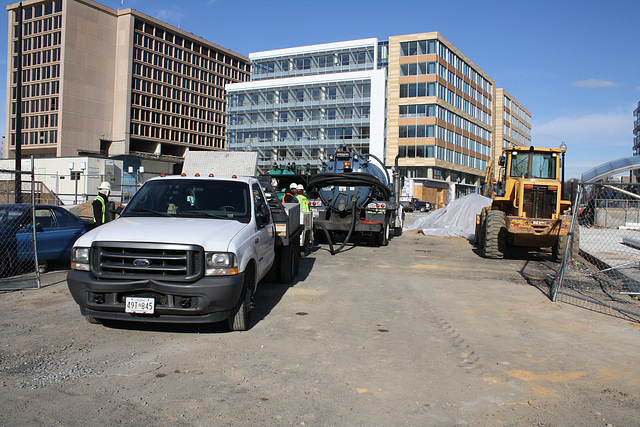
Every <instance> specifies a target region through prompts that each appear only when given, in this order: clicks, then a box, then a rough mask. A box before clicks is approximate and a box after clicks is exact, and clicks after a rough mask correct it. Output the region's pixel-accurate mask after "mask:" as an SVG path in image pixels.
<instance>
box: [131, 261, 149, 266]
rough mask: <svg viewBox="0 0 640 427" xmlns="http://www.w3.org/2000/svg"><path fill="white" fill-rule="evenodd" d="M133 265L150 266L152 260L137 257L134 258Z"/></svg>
mask: <svg viewBox="0 0 640 427" xmlns="http://www.w3.org/2000/svg"><path fill="white" fill-rule="evenodd" d="M133 265H135V266H136V267H149V266H150V265H151V262H150V261H149V260H148V259H136V260H133Z"/></svg>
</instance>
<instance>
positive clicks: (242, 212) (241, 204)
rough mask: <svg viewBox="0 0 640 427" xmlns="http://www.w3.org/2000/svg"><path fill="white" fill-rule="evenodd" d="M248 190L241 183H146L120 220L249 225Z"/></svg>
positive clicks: (162, 181)
mask: <svg viewBox="0 0 640 427" xmlns="http://www.w3.org/2000/svg"><path fill="white" fill-rule="evenodd" d="M249 195H250V193H249V186H248V185H247V184H246V183H244V182H241V181H215V180H206V179H188V178H180V179H160V180H156V181H149V182H147V183H146V184H145V185H144V186H143V187H142V188H141V189H140V190H139V191H138V192H137V193H136V195H135V196H134V197H133V199H131V201H130V202H129V203H128V204H127V207H126V209H125V210H124V212H122V216H124V217H133V216H158V217H193V218H223V219H233V220H238V221H241V222H245V223H246V222H249V219H250V212H251V209H250V208H251V200H250V198H249Z"/></svg>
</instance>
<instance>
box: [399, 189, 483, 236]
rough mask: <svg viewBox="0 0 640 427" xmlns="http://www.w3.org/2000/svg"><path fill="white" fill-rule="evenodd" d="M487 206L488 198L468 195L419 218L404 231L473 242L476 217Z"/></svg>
mask: <svg viewBox="0 0 640 427" xmlns="http://www.w3.org/2000/svg"><path fill="white" fill-rule="evenodd" d="M489 205H491V199H490V198H488V197H484V196H481V195H480V194H468V195H466V196H464V197H460V198H459V199H456V200H454V201H453V202H452V203H450V204H449V205H447V206H445V207H444V208H440V209H437V210H435V211H433V212H430V213H429V214H428V215H426V216H424V217H422V218H419V219H418V220H416V221H415V222H414V223H413V224H411V225H409V226H407V227H406V228H405V230H420V231H422V232H423V233H424V234H426V235H427V236H460V237H466V238H467V239H469V240H473V239H474V236H475V233H476V215H477V214H479V213H480V212H482V208H484V207H485V206H489Z"/></svg>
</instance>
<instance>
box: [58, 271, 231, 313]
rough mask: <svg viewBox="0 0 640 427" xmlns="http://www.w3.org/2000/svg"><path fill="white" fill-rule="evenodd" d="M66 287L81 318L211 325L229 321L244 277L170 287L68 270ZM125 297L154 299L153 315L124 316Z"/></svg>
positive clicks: (153, 281) (206, 278)
mask: <svg viewBox="0 0 640 427" xmlns="http://www.w3.org/2000/svg"><path fill="white" fill-rule="evenodd" d="M67 283H68V285H69V290H70V291H71V295H72V296H73V299H74V300H75V301H76V303H78V305H79V306H80V312H81V313H82V314H83V315H84V316H91V317H95V318H97V319H112V320H127V321H137V322H164V323H183V322H186V323H212V322H219V321H222V320H226V319H228V318H229V316H230V314H231V309H232V308H233V307H235V305H236V303H237V302H238V300H239V298H240V292H241V291H242V286H243V284H244V273H240V274H237V275H235V276H212V277H203V278H201V279H199V280H197V281H195V282H191V283H173V282H160V281H155V280H139V279H138V280H130V281H128V280H98V279H96V278H95V277H94V276H93V275H92V274H91V273H89V272H84V271H78V270H70V271H69V273H68V274H67ZM126 297H146V298H154V300H155V309H154V313H153V314H132V313H125V300H126Z"/></svg>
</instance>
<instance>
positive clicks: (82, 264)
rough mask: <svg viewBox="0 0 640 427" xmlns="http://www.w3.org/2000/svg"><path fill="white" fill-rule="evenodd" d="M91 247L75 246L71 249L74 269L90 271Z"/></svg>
mask: <svg viewBox="0 0 640 427" xmlns="http://www.w3.org/2000/svg"><path fill="white" fill-rule="evenodd" d="M89 249H90V248H81V247H78V248H73V250H72V251H71V268H72V269H74V270H82V271H89V270H90V269H91V268H90V267H89Z"/></svg>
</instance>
